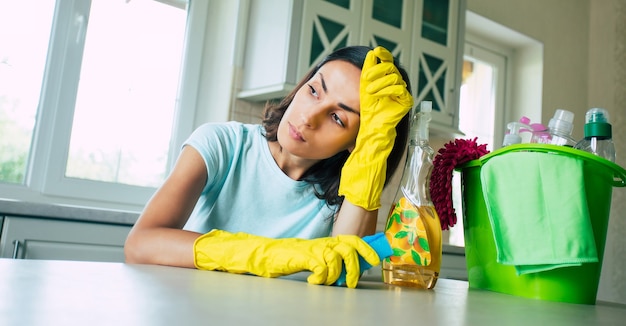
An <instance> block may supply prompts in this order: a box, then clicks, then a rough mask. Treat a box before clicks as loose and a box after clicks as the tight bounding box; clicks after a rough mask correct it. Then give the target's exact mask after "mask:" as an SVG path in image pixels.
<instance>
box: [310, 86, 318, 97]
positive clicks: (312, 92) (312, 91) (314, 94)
mask: <svg viewBox="0 0 626 326" xmlns="http://www.w3.org/2000/svg"><path fill="white" fill-rule="evenodd" d="M309 90H310V91H311V95H313V96H315V97H317V91H316V90H315V87H313V86H311V85H309Z"/></svg>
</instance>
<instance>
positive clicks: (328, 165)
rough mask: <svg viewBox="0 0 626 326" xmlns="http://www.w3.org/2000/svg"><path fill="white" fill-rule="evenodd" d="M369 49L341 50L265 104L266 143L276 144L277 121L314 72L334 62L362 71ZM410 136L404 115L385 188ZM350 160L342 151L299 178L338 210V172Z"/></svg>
mask: <svg viewBox="0 0 626 326" xmlns="http://www.w3.org/2000/svg"><path fill="white" fill-rule="evenodd" d="M371 49H372V48H370V47H366V46H349V47H345V48H341V49H339V50H337V51H335V52H333V53H331V54H329V55H328V56H327V57H326V58H324V59H323V60H322V61H321V62H320V63H318V64H317V65H316V66H315V67H313V69H311V70H310V71H309V72H308V73H307V74H306V75H305V76H304V77H303V78H302V80H301V81H300V82H299V83H298V85H296V87H295V88H294V89H293V90H292V91H291V92H290V93H289V94H288V95H287V96H286V97H284V98H283V99H282V100H280V101H279V102H268V103H267V104H266V105H265V108H264V111H263V120H262V123H263V127H264V128H265V138H266V139H267V140H268V141H272V142H273V141H278V138H277V132H278V125H279V123H280V120H281V119H282V118H283V115H284V114H285V111H287V108H288V107H289V105H290V104H291V102H292V101H293V98H294V97H295V95H296V93H297V92H298V90H299V89H300V88H301V87H302V86H303V85H305V84H306V82H308V81H309V80H310V79H311V78H313V76H314V75H315V74H316V73H317V71H318V70H319V69H320V68H321V67H322V66H323V65H325V64H326V63H328V62H330V61H334V60H342V61H346V62H348V63H351V64H353V65H354V66H356V67H357V68H359V69H362V68H363V63H364V62H365V57H366V55H367V53H368V52H369V51H370V50H371ZM394 64H395V65H396V67H397V68H398V71H399V72H400V75H401V76H402V78H403V79H404V81H405V82H406V84H407V89H408V90H409V92H410V91H411V85H410V83H409V76H408V74H407V72H406V70H405V69H404V68H403V67H402V66H401V65H400V64H399V63H398V61H397V59H395V58H394ZM408 134H409V114H408V113H407V114H406V115H405V116H404V117H403V118H402V120H401V121H400V122H399V123H398V125H397V126H396V139H395V141H394V145H393V148H392V149H391V152H390V154H389V157H388V158H387V171H386V173H385V176H386V178H385V186H386V185H387V183H388V182H389V180H390V179H391V177H392V175H393V173H394V172H395V171H396V169H397V168H398V165H399V164H400V160H401V159H402V155H403V154H404V150H405V148H406V144H407V139H408ZM348 156H350V152H349V151H348V150H344V151H341V152H339V153H337V154H335V155H334V156H332V157H330V158H327V159H324V160H321V161H319V162H317V163H316V164H315V165H313V166H312V167H311V168H310V169H309V170H308V171H307V172H306V173H305V174H304V175H303V177H302V180H303V181H306V182H309V183H311V184H313V185H314V186H315V189H316V195H317V197H318V198H320V199H324V200H325V201H326V204H327V205H328V206H329V207H332V206H333V205H337V208H336V209H338V207H339V205H340V204H341V203H343V199H344V198H343V196H339V180H340V177H341V168H342V167H343V165H344V163H345V162H346V160H347V159H348Z"/></svg>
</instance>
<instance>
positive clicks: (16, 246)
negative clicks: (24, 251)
mask: <svg viewBox="0 0 626 326" xmlns="http://www.w3.org/2000/svg"><path fill="white" fill-rule="evenodd" d="M19 251H20V241H19V240H13V259H17V254H18V253H19Z"/></svg>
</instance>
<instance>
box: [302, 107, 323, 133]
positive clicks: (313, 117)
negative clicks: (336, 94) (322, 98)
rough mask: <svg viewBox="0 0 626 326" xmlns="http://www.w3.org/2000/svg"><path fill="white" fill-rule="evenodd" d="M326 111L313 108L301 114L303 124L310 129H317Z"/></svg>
mask: <svg viewBox="0 0 626 326" xmlns="http://www.w3.org/2000/svg"><path fill="white" fill-rule="evenodd" d="M324 112H325V109H324V108H322V107H321V106H311V107H309V108H307V109H305V110H303V111H302V112H301V113H300V118H301V120H302V123H303V124H304V125H306V126H307V127H309V128H317V126H318V125H319V123H320V121H321V119H322V118H323V116H324V115H325V113H324Z"/></svg>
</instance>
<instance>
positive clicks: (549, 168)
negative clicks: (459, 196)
mask: <svg viewBox="0 0 626 326" xmlns="http://www.w3.org/2000/svg"><path fill="white" fill-rule="evenodd" d="M480 177H481V183H482V190H483V195H484V198H485V204H486V206H487V212H488V215H489V219H490V221H491V226H492V230H493V236H494V240H495V244H496V252H497V261H498V263H501V264H505V265H514V266H515V268H516V271H517V275H521V274H527V273H536V272H541V271H546V270H551V269H555V268H560V267H566V266H580V265H581V264H582V263H591V262H597V261H598V254H597V251H596V245H595V241H594V235H593V229H592V226H591V220H590V218H589V211H588V209H587V200H586V195H585V184H584V176H583V162H582V160H579V159H576V158H575V157H571V156H566V155H558V154H551V153H541V152H529V151H526V152H509V153H505V154H503V155H498V156H494V157H492V158H490V159H489V160H488V161H487V162H485V163H484V164H483V166H482V167H481V171H480Z"/></svg>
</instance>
